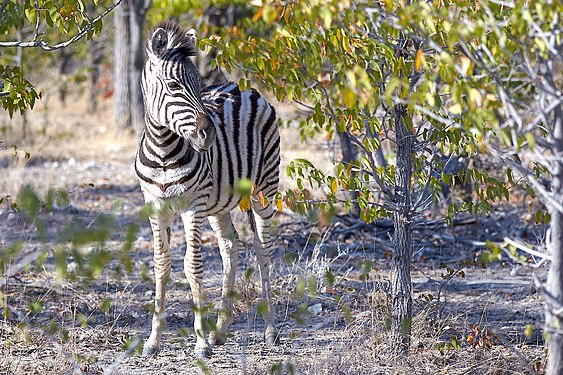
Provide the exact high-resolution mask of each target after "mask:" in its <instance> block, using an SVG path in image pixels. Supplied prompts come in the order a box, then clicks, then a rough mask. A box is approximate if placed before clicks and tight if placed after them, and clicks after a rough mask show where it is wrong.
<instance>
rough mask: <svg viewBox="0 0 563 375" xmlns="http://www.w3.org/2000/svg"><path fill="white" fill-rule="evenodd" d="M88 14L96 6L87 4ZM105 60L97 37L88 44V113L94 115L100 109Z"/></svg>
mask: <svg viewBox="0 0 563 375" xmlns="http://www.w3.org/2000/svg"><path fill="white" fill-rule="evenodd" d="M86 7H87V9H88V12H91V13H93V12H94V4H93V3H92V2H90V1H89V2H87V3H86ZM103 58H104V44H103V43H101V42H100V40H99V39H98V38H97V37H94V38H92V39H90V42H89V44H88V65H89V69H90V77H89V80H88V96H89V106H88V112H90V113H94V112H96V110H97V109H98V80H99V79H100V64H101V63H102V60H103Z"/></svg>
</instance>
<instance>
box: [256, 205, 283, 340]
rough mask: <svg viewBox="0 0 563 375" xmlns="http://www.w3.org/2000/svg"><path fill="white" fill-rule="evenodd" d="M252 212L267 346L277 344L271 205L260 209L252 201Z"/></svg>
mask: <svg viewBox="0 0 563 375" xmlns="http://www.w3.org/2000/svg"><path fill="white" fill-rule="evenodd" d="M252 210H253V215H254V223H255V234H254V245H253V248H254V251H255V252H256V258H257V259H258V268H259V270H260V281H261V284H262V301H264V302H265V303H266V307H267V309H266V310H267V311H264V312H263V313H262V316H263V318H264V323H265V324H266V331H265V332H264V341H265V342H266V344H268V345H274V344H277V343H278V341H279V340H278V331H277V330H276V327H275V320H276V311H275V310H274V306H273V303H272V293H271V287H270V257H271V251H272V241H271V239H270V226H271V225H272V218H273V216H274V210H273V208H272V206H271V205H268V206H267V207H262V206H261V205H260V204H259V203H257V202H256V201H252Z"/></svg>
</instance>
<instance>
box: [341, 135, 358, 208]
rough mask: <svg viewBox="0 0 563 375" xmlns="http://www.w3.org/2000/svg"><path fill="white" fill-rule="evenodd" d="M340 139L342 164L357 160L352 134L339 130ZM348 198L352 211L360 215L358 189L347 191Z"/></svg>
mask: <svg viewBox="0 0 563 375" xmlns="http://www.w3.org/2000/svg"><path fill="white" fill-rule="evenodd" d="M338 139H339V140H340V149H341V151H342V160H341V162H342V164H344V165H348V164H350V163H351V162H353V161H356V158H357V156H356V150H355V149H354V145H353V144H352V141H351V140H350V136H349V135H348V134H346V133H341V132H338ZM346 198H349V199H350V201H352V204H351V205H350V213H351V214H352V215H354V216H358V217H359V216H360V206H359V205H358V193H357V192H356V191H346Z"/></svg>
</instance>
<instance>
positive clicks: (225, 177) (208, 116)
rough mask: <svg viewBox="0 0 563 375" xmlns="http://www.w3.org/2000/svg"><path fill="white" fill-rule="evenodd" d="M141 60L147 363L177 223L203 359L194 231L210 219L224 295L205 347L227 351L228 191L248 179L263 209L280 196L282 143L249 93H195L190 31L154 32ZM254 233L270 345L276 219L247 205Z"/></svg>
mask: <svg viewBox="0 0 563 375" xmlns="http://www.w3.org/2000/svg"><path fill="white" fill-rule="evenodd" d="M147 54H148V60H147V62H146V64H145V69H144V71H143V78H142V90H143V97H144V101H145V119H146V127H145V131H144V133H143V135H142V137H141V141H140V145H139V150H138V152H137V158H136V160H135V171H136V173H137V176H138V178H139V181H140V185H141V189H142V191H143V193H144V196H145V201H146V202H147V203H151V204H152V205H153V206H154V208H155V214H154V215H153V216H152V217H151V218H150V223H151V227H152V230H153V236H154V264H155V266H154V268H155V281H156V293H155V311H154V316H153V323H152V332H151V336H150V337H149V339H148V340H147V342H146V343H145V346H144V351H143V353H144V354H145V355H150V354H155V353H156V352H157V351H158V349H159V346H160V336H161V334H162V331H163V330H164V326H165V307H164V303H165V284H166V279H167V277H168V275H169V274H170V251H169V248H170V226H171V223H172V220H173V218H174V216H175V215H177V214H179V215H181V217H182V220H183V221H184V227H185V230H186V241H187V249H186V256H185V259H184V269H185V273H186V277H187V279H188V282H189V283H190V287H191V289H192V295H193V300H194V305H195V308H194V315H195V318H194V330H195V332H196V335H197V342H196V347H195V351H196V355H197V356H198V357H203V356H207V355H209V354H210V353H211V352H210V348H209V344H208V341H207V340H206V337H205V332H204V331H205V330H204V326H203V321H202V315H201V314H202V313H201V306H202V298H203V297H202V273H203V258H202V255H201V251H200V249H201V231H202V225H203V221H204V219H205V218H206V217H209V222H210V224H211V226H212V228H213V229H214V231H215V233H216V235H217V237H218V240H219V248H220V252H221V256H222V259H223V271H224V274H223V291H222V302H221V310H220V312H219V318H218V321H217V326H216V330H214V331H213V332H211V334H210V337H209V341H210V342H211V344H221V343H223V342H224V341H225V333H226V330H227V328H228V326H229V324H230V323H231V321H232V297H233V290H234V279H235V271H236V262H237V251H236V250H237V240H238V236H237V233H236V231H235V229H234V227H233V225H232V221H231V217H230V212H231V211H232V210H233V209H234V208H236V207H237V206H238V205H239V203H240V200H241V196H240V195H239V194H238V193H237V191H236V189H235V185H236V183H237V181H238V180H240V179H249V180H251V181H252V182H253V183H254V184H255V186H256V189H255V192H256V193H258V192H262V194H263V195H264V196H265V197H268V198H269V200H270V201H272V200H273V197H274V195H275V193H276V191H277V188H278V181H279V164H280V148H279V147H280V135H279V129H278V125H277V121H276V112H275V110H274V108H273V107H272V106H271V105H270V104H269V103H268V102H266V101H265V100H264V99H263V98H262V97H261V96H260V94H259V93H258V92H257V91H255V90H251V91H242V92H241V91H240V90H239V88H238V85H236V84H234V83H226V84H222V85H216V86H211V87H206V88H204V89H203V90H202V89H201V88H200V83H199V76H198V73H197V70H196V68H195V67H194V65H193V63H192V62H191V61H190V59H189V56H192V55H194V54H195V35H194V33H193V30H190V31H188V32H184V31H183V30H181V29H180V28H179V27H178V26H177V25H175V24H171V23H166V24H163V25H161V26H159V27H158V28H157V29H156V30H155V31H154V32H153V33H152V34H151V37H150V38H149V41H148V45H147ZM251 207H252V212H251V215H250V216H251V221H252V224H253V227H254V228H255V232H256V234H255V240H254V249H255V251H256V254H257V258H258V263H259V267H260V275H261V280H262V298H263V299H264V300H265V301H266V302H267V303H268V313H267V314H265V316H264V319H265V322H266V333H265V338H266V341H267V342H268V343H274V342H275V341H276V336H277V332H276V329H275V327H274V319H275V317H274V315H275V314H274V310H273V307H272V304H271V298H270V284H269V261H270V247H271V240H270V237H269V227H270V224H271V221H272V217H273V214H274V211H273V208H272V206H271V205H270V204H268V205H266V206H265V207H263V206H262V205H260V204H259V202H258V199H257V197H253V198H252V199H251Z"/></svg>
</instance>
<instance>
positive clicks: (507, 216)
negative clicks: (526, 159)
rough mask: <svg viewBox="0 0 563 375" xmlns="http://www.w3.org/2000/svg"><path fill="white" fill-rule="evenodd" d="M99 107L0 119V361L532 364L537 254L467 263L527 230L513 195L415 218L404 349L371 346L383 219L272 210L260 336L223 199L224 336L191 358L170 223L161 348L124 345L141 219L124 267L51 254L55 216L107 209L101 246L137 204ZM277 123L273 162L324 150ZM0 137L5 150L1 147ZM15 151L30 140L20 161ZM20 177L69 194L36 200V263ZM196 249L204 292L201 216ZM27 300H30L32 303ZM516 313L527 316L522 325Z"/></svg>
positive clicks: (147, 262) (382, 307)
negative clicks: (233, 276) (98, 268)
mask: <svg viewBox="0 0 563 375" xmlns="http://www.w3.org/2000/svg"><path fill="white" fill-rule="evenodd" d="M110 119H111V110H110V103H109V102H104V103H103V106H102V108H101V109H100V110H99V111H98V112H97V114H95V115H87V114H86V111H85V108H84V104H83V103H80V102H79V103H77V104H74V105H73V106H71V107H67V108H61V107H60V106H59V105H58V104H56V103H55V104H51V105H50V108H49V109H48V110H47V111H46V110H44V109H42V108H41V106H39V108H37V109H36V110H35V111H34V112H33V113H32V114H31V115H30V118H29V121H30V125H29V129H28V138H27V140H21V138H20V136H19V135H18V126H19V121H20V120H18V119H15V120H11V121H10V120H8V119H7V118H5V117H2V118H0V125H2V124H3V125H5V126H6V127H7V128H9V129H8V130H5V131H4V133H0V140H3V141H4V148H5V150H4V151H1V152H0V198H2V197H6V196H11V198H7V199H5V201H4V203H3V204H2V205H1V206H0V248H2V247H5V246H11V245H13V244H14V243H16V241H18V239H22V240H23V248H22V251H21V252H20V254H18V255H17V256H16V257H15V258H14V259H13V260H12V262H11V263H10V264H9V265H7V266H6V269H5V270H3V272H4V273H5V276H4V277H3V278H2V279H1V280H2V285H1V286H0V292H1V293H2V294H1V296H2V304H3V307H4V317H3V320H2V321H1V322H0V373H6V374H60V373H73V372H74V373H86V374H97V373H112V372H113V373H116V374H199V373H210V374H268V373H270V372H271V371H274V373H278V372H275V371H277V370H276V366H278V367H277V368H281V370H280V372H279V373H282V372H283V371H285V372H286V373H291V371H294V373H297V374H525V373H535V372H537V373H542V371H543V365H544V361H545V352H544V348H543V341H542V337H541V328H542V324H543V323H542V311H543V297H542V296H541V294H540V293H538V291H537V290H536V289H535V288H534V286H533V283H532V274H534V275H535V276H537V277H538V278H539V279H543V278H545V275H546V270H545V268H542V267H539V268H536V269H532V268H527V267H524V268H519V267H517V266H516V265H515V264H514V263H512V262H510V261H509V260H507V259H506V257H505V258H503V260H502V261H499V262H495V263H490V264H487V265H486V267H481V264H480V262H479V259H480V256H481V255H482V253H483V251H484V248H483V247H482V246H480V245H479V243H481V242H483V241H487V240H491V241H500V240H502V238H503V237H504V236H511V237H515V238H519V239H522V240H526V241H529V242H535V241H537V239H538V238H541V236H542V233H543V232H542V231H543V228H541V227H538V226H535V225H534V224H533V222H532V216H533V215H532V212H531V208H529V207H528V206H527V201H525V200H524V199H523V200H522V202H523V203H522V202H513V204H512V205H511V206H503V207H498V208H497V209H496V210H495V212H494V213H493V215H492V216H491V217H490V218H478V219H473V218H460V220H459V221H457V222H456V224H455V225H454V226H453V227H452V228H448V227H446V226H444V225H441V224H433V225H429V224H428V221H425V222H424V223H421V225H419V226H417V230H416V233H415V246H416V250H417V253H416V255H415V259H414V270H413V281H414V295H415V317H414V321H413V336H412V337H413V342H412V350H411V353H410V355H409V356H408V357H407V358H390V357H388V356H387V355H386V353H387V351H386V344H385V337H386V330H385V326H386V324H385V322H386V318H385V316H386V312H387V306H388V303H387V299H386V294H385V290H386V286H387V283H388V269H389V261H388V254H389V250H390V247H391V242H390V235H391V234H392V226H390V225H389V222H387V221H384V220H382V221H379V222H377V223H376V224H374V225H362V224H361V223H358V222H357V221H355V220H352V219H350V218H349V217H345V216H343V217H337V218H336V219H335V220H334V221H333V222H332V223H330V224H329V225H327V226H324V227H322V228H321V227H319V226H318V225H314V224H310V223H309V222H308V221H307V220H305V219H304V218H301V217H298V216H296V215H293V214H291V213H283V214H280V215H279V216H278V218H277V221H276V226H275V228H274V232H275V236H274V237H275V238H276V241H275V245H274V247H275V251H274V260H273V272H272V281H273V289H274V293H275V298H274V299H275V304H276V309H277V313H278V321H279V327H280V331H281V337H280V345H279V346H277V347H274V348H269V347H266V346H264V345H263V344H262V341H261V330H262V321H261V319H260V318H258V317H257V316H256V315H257V314H256V308H255V304H254V302H255V297H256V295H257V294H258V287H257V284H256V277H255V276H254V275H252V273H251V272H250V271H249V270H252V269H253V267H254V266H253V265H254V259H253V256H252V254H251V252H249V251H247V249H248V248H249V245H250V243H251V238H250V233H248V231H247V230H246V226H245V223H244V220H243V219H244V217H245V215H241V214H240V213H239V214H235V219H236V225H237V227H238V229H239V232H240V233H241V235H242V237H243V242H244V243H245V249H243V250H242V251H241V252H240V255H239V260H240V261H239V274H238V275H239V276H238V277H237V291H238V292H239V296H240V299H239V300H238V301H237V303H236V316H235V322H234V324H233V326H232V328H231V333H232V337H230V338H229V340H228V342H227V344H226V345H225V346H222V347H217V348H215V349H214V355H213V357H212V358H211V359H209V360H207V361H205V362H204V363H203V362H202V363H199V362H196V361H195V358H194V357H193V354H192V351H193V345H194V342H195V338H194V334H193V330H192V327H191V322H192V319H193V314H192V313H191V309H190V305H189V302H188V301H189V292H188V291H189V287H188V285H187V282H186V280H185V277H184V274H183V269H182V257H183V252H182V247H183V243H184V239H183V235H182V228H181V223H180V222H177V223H176V225H175V228H174V237H173V244H174V248H175V250H174V251H173V255H172V256H173V266H172V274H171V282H170V283H169V287H168V296H167V306H168V312H167V316H168V320H167V321H168V327H167V331H166V334H165V335H164V337H163V342H162V351H161V353H160V355H159V356H158V357H156V358H151V359H146V358H142V357H140V356H139V354H138V352H136V351H134V352H133V353H132V354H131V355H128V353H127V352H126V351H125V349H124V345H125V344H126V343H129V344H131V343H133V344H135V343H138V342H139V341H135V340H137V339H142V338H144V337H146V336H147V335H148V332H149V330H150V306H151V304H152V298H153V285H152V281H151V275H152V251H151V234H150V229H149V227H148V225H147V224H146V223H141V226H140V229H139V231H138V232H137V234H136V239H135V241H134V244H133V248H132V250H131V252H130V259H131V264H132V270H133V271H132V272H131V273H128V272H124V271H123V269H122V268H123V267H122V266H120V264H119V263H118V262H117V261H112V262H111V263H110V264H109V266H107V267H106V268H105V270H104V271H103V272H102V273H101V275H99V276H98V277H97V278H95V279H93V280H69V279H64V280H61V279H58V278H57V277H56V274H55V267H54V259H53V250H54V249H53V247H54V246H55V243H56V239H57V238H60V236H61V231H62V230H63V228H65V227H68V226H69V224H71V223H74V222H80V223H82V225H84V226H86V227H89V225H94V223H97V220H98V219H99V218H100V217H105V216H107V215H109V214H110V213H111V214H114V215H115V216H116V217H117V221H116V223H115V225H114V232H113V234H112V236H111V240H110V241H108V242H107V244H106V246H107V248H108V249H109V250H110V251H112V252H114V253H117V252H118V251H119V249H120V248H121V246H122V241H123V239H124V238H125V229H126V228H127V226H128V225H129V224H132V223H135V222H136V216H137V213H138V211H139V208H140V207H141V206H142V204H143V199H142V195H141V193H140V191H139V189H138V187H137V182H136V179H135V177H134V172H133V170H132V167H131V165H132V162H133V158H134V153H135V148H136V142H137V141H136V139H135V138H134V137H133V136H131V135H127V134H120V133H116V132H114V131H113V130H111V128H110ZM2 122H3V123H2ZM282 138H283V145H282V147H283V156H284V163H286V162H287V160H289V159H291V158H293V157H296V156H300V157H307V158H310V159H313V160H316V161H317V162H324V163H326V160H330V158H329V156H330V152H333V151H331V150H330V149H326V148H323V147H322V145H321V144H319V145H310V144H309V145H307V146H306V147H305V146H303V145H301V144H300V143H299V142H298V141H297V139H298V136H297V133H296V131H295V130H292V129H284V130H283V133H282ZM14 142H17V144H18V150H19V151H18V155H17V156H14V155H13V150H12V149H10V148H9V147H7V146H9V145H10V144H12V143H14ZM23 151H27V152H29V153H30V154H31V158H30V159H29V160H26V159H25V157H24V155H25V153H24V152H23ZM284 174H285V173H284V172H283V171H282V175H284ZM25 184H32V185H33V186H34V188H35V189H36V190H37V191H38V192H39V193H40V194H41V195H43V194H45V193H46V191H47V190H48V188H49V187H58V188H63V189H66V190H68V191H69V193H70V195H69V196H70V205H69V206H68V207H63V208H60V209H57V210H55V211H53V212H52V213H48V212H43V213H42V214H41V215H40V218H41V219H42V220H44V222H45V223H46V224H47V230H46V233H47V234H46V236H47V250H48V254H49V256H48V257H47V259H46V260H44V262H43V263H40V264H41V266H40V267H35V264H36V262H35V260H36V258H37V256H38V255H39V254H41V250H42V249H43V247H42V245H41V244H40V242H39V241H38V238H39V237H38V233H37V231H36V230H35V229H34V226H33V225H30V224H28V223H25V221H24V220H23V218H22V217H21V215H18V213H17V212H16V211H15V210H13V209H12V208H11V207H10V206H9V204H8V202H10V201H11V200H12V199H14V198H15V197H16V196H17V194H18V192H19V191H20V190H21V187H22V186H23V185H25ZM289 186H291V181H289V180H284V181H283V188H287V187H289ZM428 215H429V216H432V213H429V214H428ZM423 224H424V225H423ZM90 250H91V249H90ZM204 251H205V253H206V258H205V266H206V270H205V280H206V294H207V301H208V302H209V303H211V304H213V303H215V302H216V301H217V300H218V296H219V293H220V291H219V278H220V275H221V262H220V258H219V256H218V251H217V250H216V241H215V239H214V237H213V235H212V233H211V230H210V229H209V228H207V229H206V231H205V233H204ZM40 259H41V258H40ZM30 261H31V263H30V266H29V267H23V268H22V265H23V264H25V263H27V262H30ZM67 262H68V264H67V265H68V267H69V269H71V270H72V269H75V268H76V267H79V265H77V263H76V262H75V261H73V259H72V258H69V259H68V261H67ZM448 268H450V269H451V270H452V271H451V272H454V275H453V276H452V277H448ZM327 269H330V270H331V272H332V273H333V274H334V276H335V280H334V284H333V285H332V286H330V285H327V283H326V278H325V277H324V276H325V272H326V270H327ZM459 270H463V273H464V277H462V274H461V272H459ZM312 280H314V282H313V281H312ZM304 286H305V287H304ZM307 286H309V287H307ZM303 287H304V289H305V290H304V291H303V292H300V290H301V289H303ZM35 301H40V302H41V306H42V309H41V311H40V312H33V313H32V312H30V304H32V303H33V302H35ZM31 306H33V305H31ZM211 315H213V313H211ZM527 325H529V326H530V327H531V328H532V334H531V335H528V336H526V335H524V328H525V327H526V326H527ZM53 327H57V329H53Z"/></svg>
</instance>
